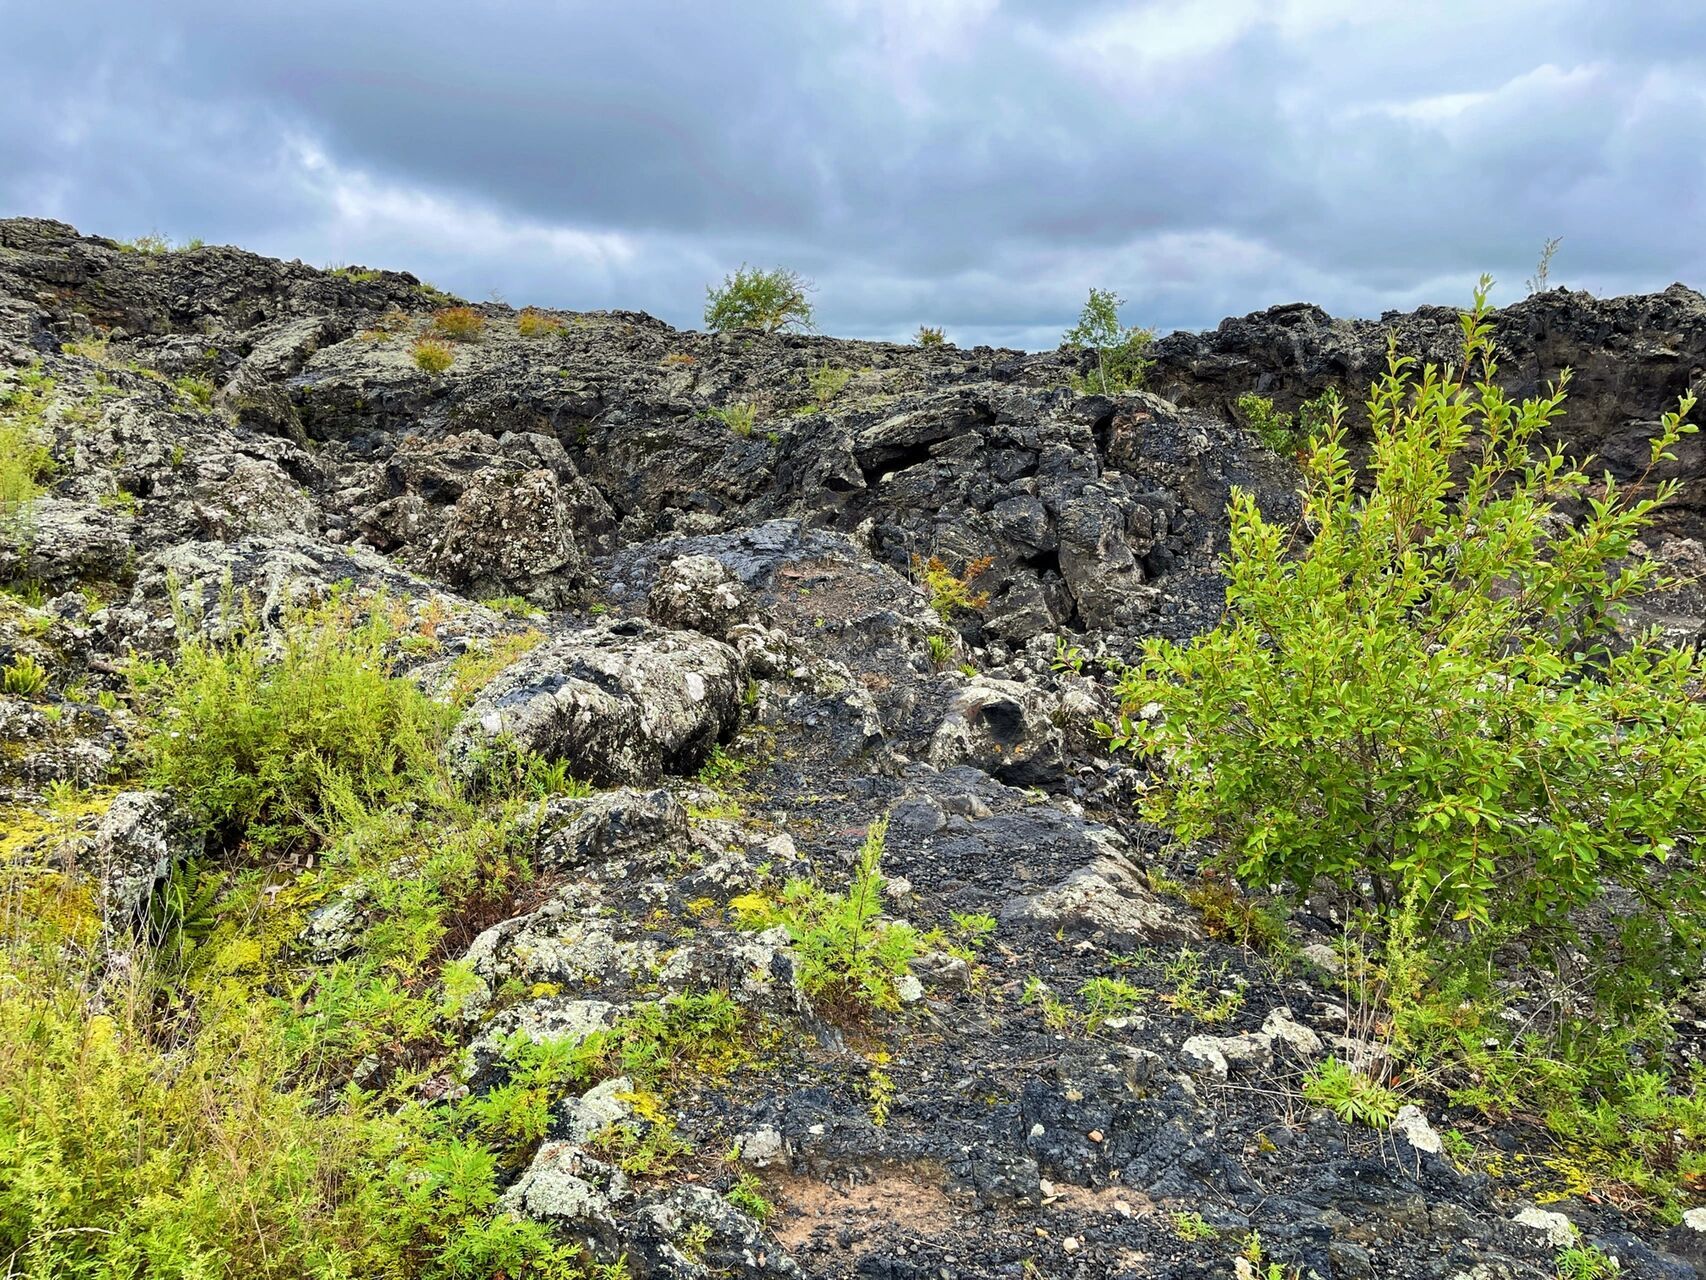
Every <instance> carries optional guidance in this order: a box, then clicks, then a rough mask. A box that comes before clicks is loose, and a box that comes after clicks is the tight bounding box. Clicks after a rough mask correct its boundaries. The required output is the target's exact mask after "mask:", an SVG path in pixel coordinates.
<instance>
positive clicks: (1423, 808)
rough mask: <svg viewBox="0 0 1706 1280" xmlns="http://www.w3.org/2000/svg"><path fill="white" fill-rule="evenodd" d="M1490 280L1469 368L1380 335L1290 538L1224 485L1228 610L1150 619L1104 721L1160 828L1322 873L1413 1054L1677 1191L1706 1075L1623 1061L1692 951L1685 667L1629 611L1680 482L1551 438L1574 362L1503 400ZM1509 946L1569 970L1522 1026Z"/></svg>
mask: <svg viewBox="0 0 1706 1280" xmlns="http://www.w3.org/2000/svg"><path fill="white" fill-rule="evenodd" d="M1485 298H1486V282H1483V285H1482V289H1481V292H1480V293H1479V294H1478V296H1477V299H1476V305H1475V307H1474V309H1473V310H1472V311H1471V312H1469V313H1467V314H1465V316H1464V318H1463V353H1462V363H1461V364H1459V365H1457V366H1455V367H1447V368H1444V369H1440V368H1435V367H1433V366H1429V367H1427V368H1425V369H1422V370H1417V369H1415V368H1414V367H1413V365H1412V364H1411V362H1410V361H1409V360H1407V359H1405V358H1403V357H1399V356H1397V355H1396V354H1395V355H1394V356H1393V358H1392V362H1391V368H1390V371H1389V372H1388V374H1387V375H1386V377H1385V378H1383V379H1382V380H1381V381H1380V382H1379V383H1378V384H1377V385H1376V386H1375V387H1374V388H1373V390H1372V392H1371V394H1370V401H1369V405H1370V416H1371V420H1372V431H1373V445H1372V449H1371V453H1370V460H1369V464H1368V467H1367V469H1366V472H1362V473H1359V472H1358V471H1357V470H1356V469H1355V468H1353V466H1352V464H1351V462H1350V458H1349V454H1348V450H1347V446H1346V438H1345V430H1344V427H1343V424H1342V421H1341V419H1340V416H1339V415H1338V414H1336V413H1335V414H1334V416H1333V417H1332V418H1331V419H1330V420H1329V421H1328V423H1327V424H1326V426H1325V428H1324V429H1323V430H1322V432H1321V434H1320V435H1319V437H1318V438H1317V439H1316V440H1315V441H1314V443H1313V445H1312V448H1311V452H1310V456H1309V458H1308V461H1307V464H1306V467H1305V477H1306V490H1305V504H1304V517H1305V531H1306V533H1307V537H1308V540H1307V542H1306V543H1303V544H1302V545H1299V543H1298V541H1297V537H1296V531H1294V530H1292V529H1289V528H1285V527H1281V526H1279V525H1276V524H1273V523H1271V522H1269V521H1267V520H1265V519H1264V518H1263V516H1262V513H1261V511H1260V510H1259V509H1258V507H1257V506H1256V504H1255V503H1254V502H1253V501H1251V500H1250V498H1249V497H1248V496H1247V495H1240V496H1239V497H1237V498H1236V499H1235V500H1234V502H1233V505H1232V508H1231V511H1230V516H1231V521H1232V542H1231V552H1230V555H1229V557H1228V561H1227V579H1228V586H1227V597H1226V604H1227V615H1226V618H1225V620H1224V621H1223V622H1222V623H1221V624H1220V625H1219V626H1218V627H1216V628H1215V629H1214V630H1212V631H1210V632H1209V633H1207V634H1206V635H1203V636H1201V637H1198V638H1196V639H1194V640H1191V641H1189V642H1184V643H1176V642H1173V641H1167V640H1156V641H1153V642H1151V644H1150V645H1149V646H1148V648H1147V650H1146V652H1145V654H1144V657H1143V659H1142V661H1141V662H1140V663H1138V664H1136V665H1134V666H1133V667H1131V668H1130V669H1129V670H1128V671H1127V672H1126V673H1125V676H1124V677H1123V679H1122V682H1121V686H1120V687H1121V693H1122V695H1123V698H1124V700H1125V704H1126V706H1127V707H1128V708H1130V714H1128V715H1126V716H1125V717H1123V718H1122V719H1121V721H1120V722H1119V724H1118V726H1117V727H1116V728H1115V729H1114V730H1112V731H1111V733H1112V738H1113V742H1114V745H1115V746H1116V747H1117V748H1124V749H1129V750H1131V751H1133V752H1136V753H1138V754H1139V755H1141V756H1142V757H1144V758H1146V759H1149V760H1152V761H1153V762H1154V763H1155V765H1156V767H1157V774H1156V776H1155V778H1154V780H1153V784H1152V785H1151V786H1150V788H1149V789H1148V791H1147V793H1146V795H1145V797H1144V800H1143V807H1144V810H1145V812H1146V813H1147V814H1148V815H1149V816H1150V817H1152V818H1153V819H1155V820H1156V821H1158V822H1161V823H1163V824H1165V825H1166V826H1167V827H1169V828H1170V829H1171V830H1172V831H1173V832H1174V833H1175V834H1176V835H1177V836H1178V838H1180V839H1181V840H1185V841H1191V842H1208V847H1211V848H1212V849H1213V850H1214V851H1215V852H1214V854H1213V857H1214V860H1215V861H1216V862H1218V863H1219V864H1220V865H1221V866H1222V867H1224V869H1225V870H1227V871H1228V872H1230V873H1233V874H1235V875H1236V876H1237V877H1238V879H1239V880H1240V881H1242V882H1243V883H1244V884H1246V885H1250V886H1255V887H1266V886H1270V885H1285V886H1289V887H1290V890H1291V891H1292V892H1293V893H1294V894H1296V895H1304V894H1309V893H1312V892H1323V891H1331V892H1333V893H1334V894H1335V895H1336V896H1337V897H1338V899H1339V900H1340V903H1341V904H1342V906H1343V908H1344V910H1345V911H1346V914H1347V918H1348V919H1350V920H1351V921H1353V922H1354V923H1353V928H1354V930H1355V931H1356V933H1357V934H1358V935H1360V936H1362V937H1365V938H1366V939H1368V941H1369V945H1370V946H1371V947H1372V954H1365V955H1358V956H1356V957H1354V959H1355V969H1356V971H1357V976H1358V979H1359V981H1360V983H1361V985H1362V991H1363V993H1364V995H1365V996H1366V997H1367V998H1368V999H1370V1000H1371V1001H1373V1003H1374V1006H1375V1007H1374V1008H1373V1009H1371V1010H1370V1011H1369V1013H1368V1016H1369V1017H1371V1018H1372V1019H1374V1021H1375V1023H1376V1024H1378V1025H1379V1026H1381V1027H1383V1028H1384V1031H1385V1038H1386V1040H1387V1043H1388V1046H1389V1049H1390V1052H1391V1054H1392V1056H1393V1057H1395V1058H1398V1059H1399V1060H1401V1061H1402V1062H1403V1063H1404V1065H1405V1069H1406V1071H1407V1072H1408V1073H1409V1075H1410V1078H1412V1079H1415V1080H1417V1081H1421V1080H1427V1081H1429V1082H1430V1083H1433V1084H1436V1085H1443V1086H1444V1087H1446V1088H1447V1089H1448V1090H1449V1091H1451V1092H1452V1093H1453V1094H1454V1096H1457V1097H1459V1098H1461V1099H1464V1100H1467V1101H1470V1102H1473V1103H1475V1104H1477V1105H1481V1106H1483V1107H1485V1108H1486V1109H1487V1110H1489V1111H1493V1112H1503V1113H1507V1114H1508V1113H1512V1112H1522V1113H1525V1114H1527V1115H1530V1116H1532V1117H1534V1118H1536V1119H1542V1120H1544V1122H1545V1123H1546V1124H1547V1125H1548V1126H1549V1127H1550V1128H1552V1129H1553V1130H1554V1131H1556V1132H1557V1133H1558V1134H1559V1135H1560V1136H1562V1137H1564V1138H1566V1139H1568V1140H1570V1141H1571V1142H1572V1144H1573V1145H1574V1146H1575V1147H1576V1148H1577V1149H1579V1150H1581V1151H1582V1152H1583V1153H1584V1161H1585V1167H1584V1173H1585V1175H1586V1176H1587V1177H1589V1178H1590V1179H1593V1180H1594V1181H1596V1182H1597V1183H1598V1184H1599V1185H1600V1186H1601V1187H1603V1188H1605V1189H1607V1190H1608V1191H1609V1192H1610V1193H1612V1194H1617V1195H1621V1196H1625V1197H1629V1198H1634V1199H1645V1200H1647V1201H1648V1202H1649V1203H1651V1204H1654V1205H1656V1206H1659V1207H1661V1208H1663V1209H1664V1210H1666V1211H1667V1212H1670V1213H1672V1214H1674V1213H1676V1212H1678V1206H1679V1204H1680V1202H1681V1201H1680V1198H1681V1197H1682V1196H1683V1195H1684V1194H1685V1193H1686V1190H1687V1188H1689V1187H1691V1186H1693V1185H1696V1184H1698V1183H1699V1182H1700V1180H1701V1179H1702V1178H1706V1096H1703V1095H1702V1093H1701V1084H1702V1080H1701V1078H1700V1077H1699V1075H1698V1073H1696V1075H1695V1076H1694V1077H1693V1078H1690V1077H1689V1076H1687V1075H1682V1076H1681V1077H1676V1076H1670V1075H1667V1073H1666V1072H1665V1071H1664V1070H1662V1069H1653V1068H1651V1067H1648V1068H1647V1069H1635V1064H1637V1063H1643V1062H1645V1063H1654V1062H1657V1061H1659V1060H1661V1059H1662V1056H1663V1053H1664V1050H1665V1047H1666V1044H1667V1042H1668V1040H1669V1038H1670V1034H1671V1033H1670V1028H1669V1018H1668V1009H1669V1004H1670V1002H1671V1001H1672V1000H1674V999H1675V997H1676V996H1677V995H1678V993H1679V991H1680V989H1681V988H1682V987H1683V986H1686V985H1688V984H1689V983H1690V982H1692V981H1693V980H1694V978H1693V975H1695V974H1697V973H1698V971H1699V967H1700V956H1701V954H1702V949H1703V947H1706V930H1703V929H1702V925H1701V920H1700V912H1701V908H1702V905H1703V904H1706V869H1703V868H1702V865H1701V855H1700V852H1699V850H1698V848H1697V847H1696V844H1695V840H1696V839H1697V837H1698V834H1699V833H1700V832H1701V830H1702V829H1703V827H1706V792H1703V791H1702V789H1701V780H1702V778H1706V708H1703V707H1702V705H1701V701H1700V699H1701V690H1702V685H1703V679H1706V664H1703V662H1702V659H1701V657H1700V655H1699V653H1698V652H1697V651H1695V650H1691V649H1678V648H1674V647H1670V646H1667V645H1664V644H1662V643H1660V641H1659V640H1658V638H1657V636H1656V634H1654V633H1650V632H1648V633H1639V634H1636V635H1634V636H1632V637H1630V636H1625V635H1620V633H1619V630H1618V627H1619V624H1620V623H1622V622H1623V621H1624V620H1625V619H1626V618H1627V615H1628V612H1629V609H1630V608H1631V606H1632V605H1633V604H1635V603H1636V602H1638V601H1639V600H1640V599H1641V598H1642V597H1643V596H1645V595H1647V594H1649V593H1651V592H1654V591H1660V590H1666V589H1670V588H1672V587H1674V585H1675V584H1674V582H1671V581H1667V580H1666V579H1665V578H1664V576H1663V575H1662V574H1661V572H1660V570H1659V567H1658V566H1657V565H1656V564H1655V563H1654V562H1653V561H1651V560H1648V559H1646V558H1644V557H1641V556H1638V555H1632V549H1633V547H1634V544H1635V542H1636V539H1637V538H1638V537H1639V536H1640V535H1641V534H1642V532H1643V531H1644V530H1646V529H1648V528H1649V527H1650V526H1651V525H1652V523H1653V520H1654V515H1655V513H1656V512H1657V511H1658V510H1659V509H1660V508H1661V507H1663V506H1664V505H1665V504H1666V503H1667V502H1669V501H1671V500H1672V499H1673V498H1674V497H1675V495H1676V492H1677V488H1678V483H1679V482H1678V481H1676V480H1675V479H1670V480H1661V481H1658V482H1656V483H1651V482H1648V480H1647V479H1646V477H1642V478H1640V479H1638V480H1637V481H1636V482H1635V483H1633V484H1631V485H1629V486H1627V487H1625V486H1619V485H1618V484H1617V483H1616V482H1615V481H1614V480H1612V479H1611V478H1610V477H1609V476H1605V477H1602V478H1599V479H1597V480H1595V479H1593V478H1590V476H1589V475H1588V474H1587V473H1586V472H1585V471H1583V470H1582V469H1580V468H1579V467H1578V466H1577V465H1576V464H1575V463H1573V462H1571V461H1569V460H1568V459H1567V458H1566V456H1565V454H1564V452H1563V450H1562V448H1561V447H1558V446H1552V447H1550V448H1542V447H1541V446H1540V441H1541V440H1542V439H1543V438H1545V436H1546V434H1547V432H1548V430H1549V428H1551V427H1552V426H1553V424H1554V422H1555V421H1556V419H1557V418H1558V417H1559V416H1560V415H1561V413H1562V412H1563V409H1564V404H1565V391H1564V388H1563V387H1562V386H1560V387H1559V388H1557V389H1556V390H1555V391H1554V392H1553V393H1552V394H1551V395H1549V396H1546V397H1544V398H1539V399H1528V400H1524V401H1521V402H1513V401H1511V400H1509V399H1507V398H1506V397H1505V395H1504V394H1503V392H1501V391H1500V390H1499V388H1498V386H1497V383H1496V381H1495V378H1496V374H1497V366H1496V362H1495V360H1494V356H1493V347H1492V335H1491V329H1490V326H1489V325H1488V323H1487V318H1486V301H1485ZM1692 407H1693V400H1692V398H1685V399H1684V400H1683V402H1682V404H1681V405H1680V406H1679V408H1678V409H1677V410H1676V411H1674V412H1672V413H1669V414H1667V415H1666V416H1665V417H1664V420H1663V422H1662V425H1661V428H1660V431H1659V433H1658V434H1657V435H1656V436H1655V437H1654V438H1653V440H1652V441H1651V444H1650V451H1649V452H1650V468H1654V469H1656V468H1658V467H1659V466H1661V465H1662V464H1664V463H1666V462H1671V461H1674V460H1675V456H1676V455H1675V449H1676V446H1677V445H1678V442H1679V441H1680V440H1681V439H1682V438H1683V437H1684V436H1685V435H1687V434H1690V433H1692V432H1693V431H1694V430H1695V428H1694V427H1693V426H1692V425H1691V424H1689V423H1687V422H1686V421H1685V420H1684V419H1685V416H1686V414H1687V413H1688V411H1689V410H1690V409H1691V408H1692ZM1565 511H1580V512H1581V513H1582V514H1581V515H1580V517H1579V518H1577V519H1574V520H1563V519H1561V518H1560V517H1561V514H1562V513H1563V512H1565ZM1608 899H1610V900H1611V901H1610V904H1609V906H1608ZM1511 955H1521V956H1524V957H1525V958H1526V962H1527V963H1529V964H1537V965H1539V966H1543V968H1544V969H1545V970H1547V971H1549V972H1550V973H1551V975H1552V977H1553V979H1554V981H1555V982H1556V983H1557V984H1558V986H1559V987H1560V988H1561V989H1562V990H1563V991H1564V992H1566V993H1567V994H1565V995H1564V996H1563V997H1562V998H1561V999H1560V1001H1559V1003H1558V1006H1557V1007H1556V1008H1555V1009H1552V1010H1548V1011H1546V1012H1545V1013H1544V1015H1543V1016H1536V1017H1532V1018H1530V1019H1529V1020H1528V1021H1527V1024H1526V1025H1523V1023H1522V1021H1521V1015H1520V1014H1518V1013H1517V1012H1516V1011H1515V1010H1507V1009H1506V1008H1505V1007H1504V1004H1505V1001H1506V1000H1507V999H1509V998H1510V994H1511V993H1509V992H1506V991H1503V990H1501V985H1502V984H1501V983H1500V982H1499V981H1498V980H1497V975H1498V973H1499V967H1500V966H1499V962H1498V958H1499V957H1502V956H1511ZM1513 1024H1514V1025H1519V1026H1522V1030H1521V1031H1520V1032H1518V1033H1513V1032H1511V1031H1509V1030H1506V1029H1505V1028H1507V1027H1509V1026H1511V1025H1513ZM1365 1065H1366V1064H1365ZM1342 1096H1344V1097H1346V1098H1348V1097H1349V1095H1348V1094H1345V1093H1342ZM1613 1117H1615V1119H1613Z"/></svg>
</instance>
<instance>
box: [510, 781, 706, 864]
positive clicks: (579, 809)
mask: <svg viewBox="0 0 1706 1280" xmlns="http://www.w3.org/2000/svg"><path fill="white" fill-rule="evenodd" d="M686 847H687V811H686V809H684V808H683V807H682V804H681V802H680V801H679V800H677V799H676V798H675V796H674V795H673V794H671V793H670V792H669V791H666V790H663V789H661V788H660V789H658V790H655V791H635V790H633V789H631V788H627V787H622V788H618V789H616V790H614V791H605V792H600V793H599V794H597V795H594V796H590V797H587V798H585V799H580V798H571V797H563V796H558V797H555V798H553V799H552V800H551V801H550V802H549V803H548V804H547V805H546V807H545V812H544V814H543V815H542V817H541V820H540V824H539V849H538V853H537V854H536V855H535V856H536V860H537V862H538V864H539V866H541V867H543V868H546V869H548V870H554V871H555V870H564V869H567V868H574V867H581V866H585V865H587V864H589V863H601V862H605V861H608V860H609V859H611V858H617V857H626V856H630V855H638V856H640V857H642V858H649V859H651V860H653V861H656V860H661V859H664V858H667V857H669V856H670V855H671V854H674V853H678V852H680V851H682V850H684V849H686Z"/></svg>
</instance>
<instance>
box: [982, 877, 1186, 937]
mask: <svg viewBox="0 0 1706 1280" xmlns="http://www.w3.org/2000/svg"><path fill="white" fill-rule="evenodd" d="M1001 917H1002V919H1003V920H1007V921H1010V922H1012V923H1015V924H1018V923H1024V924H1031V925H1035V926H1036V927H1038V928H1041V929H1048V930H1051V931H1052V930H1055V929H1064V930H1066V931H1068V932H1070V933H1080V934H1090V935H1093V936H1099V937H1102V938H1105V939H1106V940H1107V941H1108V942H1109V943H1111V944H1113V945H1115V946H1120V947H1134V946H1145V945H1151V944H1154V943H1157V942H1177V941H1188V940H1190V939H1192V938H1195V937H1197V936H1198V934H1199V932H1200V931H1199V929H1198V928H1197V926H1196V925H1195V924H1193V923H1192V922H1191V920H1190V918H1189V917H1188V916H1186V915H1184V914H1183V913H1182V912H1181V911H1179V909H1178V908H1177V907H1174V906H1173V905H1171V904H1170V903H1168V902H1167V901H1166V900H1164V899H1162V898H1160V897H1158V896H1157V895H1156V894H1154V893H1152V892H1150V890H1149V889H1148V887H1147V886H1145V885H1144V883H1143V881H1142V879H1141V878H1140V877H1139V876H1138V874H1137V872H1136V871H1134V870H1133V869H1132V867H1131V866H1130V864H1128V863H1127V862H1125V861H1124V860H1123V859H1121V858H1117V857H1114V856H1112V855H1110V856H1106V857H1102V858H1099V859H1097V860H1096V861H1095V862H1094V863H1092V864H1091V865H1089V866H1086V867H1082V868H1080V869H1079V870H1077V871H1074V872H1073V873H1072V874H1070V875H1068V876H1067V877H1066V878H1065V879H1063V880H1061V881H1060V882H1059V883H1058V884H1054V885H1051V886H1049V887H1048V888H1045V889H1043V890H1042V891H1040V892H1038V893H1031V894H1022V895H1020V896H1018V897H1016V898H1014V899H1012V900H1011V901H1010V902H1009V903H1008V904H1007V905H1006V906H1005V907H1004V908H1003V910H1002V912H1001Z"/></svg>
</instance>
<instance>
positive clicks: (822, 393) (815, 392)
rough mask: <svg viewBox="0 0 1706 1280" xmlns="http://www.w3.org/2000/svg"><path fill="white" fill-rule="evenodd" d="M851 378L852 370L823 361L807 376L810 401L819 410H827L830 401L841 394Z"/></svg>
mask: <svg viewBox="0 0 1706 1280" xmlns="http://www.w3.org/2000/svg"><path fill="white" fill-rule="evenodd" d="M852 377H853V370H851V369H842V368H838V367H836V366H833V365H831V364H830V363H829V362H828V361H825V362H824V363H823V364H821V365H819V366H818V367H817V368H815V369H813V370H812V371H811V373H810V374H809V375H808V376H807V381H808V382H810V383H811V388H812V400H813V401H814V402H816V404H817V407H818V408H819V409H827V408H829V404H830V401H832V400H834V399H835V397H836V396H838V395H840V394H841V392H842V390H843V389H844V388H845V387H846V386H847V383H848V381H849V380H850V379H851V378H852Z"/></svg>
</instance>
